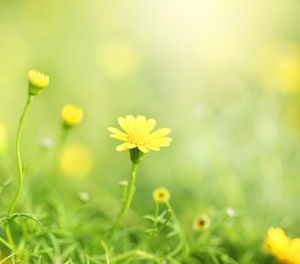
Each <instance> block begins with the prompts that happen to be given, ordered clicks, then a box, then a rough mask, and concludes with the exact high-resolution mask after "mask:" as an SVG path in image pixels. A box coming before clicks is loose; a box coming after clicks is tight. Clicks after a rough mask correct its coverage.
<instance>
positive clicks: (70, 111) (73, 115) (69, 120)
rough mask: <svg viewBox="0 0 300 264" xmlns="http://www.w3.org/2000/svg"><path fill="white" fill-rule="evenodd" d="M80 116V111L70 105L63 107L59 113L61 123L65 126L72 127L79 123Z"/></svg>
mask: <svg viewBox="0 0 300 264" xmlns="http://www.w3.org/2000/svg"><path fill="white" fill-rule="evenodd" d="M82 115H83V113H82V109H80V108H77V107H76V106H74V105H71V104H67V105H65V106H64V108H63V110H62V112H61V117H62V119H63V122H64V124H65V125H67V126H74V125H77V124H78V123H80V122H81V119H82Z"/></svg>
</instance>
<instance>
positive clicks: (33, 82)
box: [28, 70, 50, 95]
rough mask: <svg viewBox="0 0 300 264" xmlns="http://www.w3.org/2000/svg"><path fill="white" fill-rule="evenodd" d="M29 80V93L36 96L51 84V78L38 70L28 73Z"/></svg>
mask: <svg viewBox="0 0 300 264" xmlns="http://www.w3.org/2000/svg"><path fill="white" fill-rule="evenodd" d="M28 79H29V84H30V85H29V93H31V94H32V95H36V94H38V93H39V92H40V90H41V89H42V88H44V87H46V86H48V84H49V80H50V78H49V76H48V75H46V74H44V73H41V72H39V71H36V70H30V71H29V72H28Z"/></svg>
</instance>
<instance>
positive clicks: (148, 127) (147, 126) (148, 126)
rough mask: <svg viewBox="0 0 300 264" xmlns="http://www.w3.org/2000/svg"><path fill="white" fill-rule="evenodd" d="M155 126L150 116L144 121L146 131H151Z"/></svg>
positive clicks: (154, 121)
mask: <svg viewBox="0 0 300 264" xmlns="http://www.w3.org/2000/svg"><path fill="white" fill-rule="evenodd" d="M155 126H156V120H155V119H153V118H150V119H148V120H147V122H146V125H145V129H146V130H147V132H151V131H152V130H153V129H154V128H155Z"/></svg>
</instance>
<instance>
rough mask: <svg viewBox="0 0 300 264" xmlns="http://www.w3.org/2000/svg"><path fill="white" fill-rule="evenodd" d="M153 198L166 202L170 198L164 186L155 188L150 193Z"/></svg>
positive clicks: (159, 201)
mask: <svg viewBox="0 0 300 264" xmlns="http://www.w3.org/2000/svg"><path fill="white" fill-rule="evenodd" d="M152 196H153V199H154V201H155V202H157V203H167V202H169V200H170V197H171V196H170V192H169V191H168V190H167V189H166V188H163V187H162V188H158V189H155V190H154V191H153V193H152Z"/></svg>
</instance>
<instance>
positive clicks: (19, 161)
mask: <svg viewBox="0 0 300 264" xmlns="http://www.w3.org/2000/svg"><path fill="white" fill-rule="evenodd" d="M32 99H33V96H32V95H28V99H27V102H26V104H25V107H24V110H23V113H22V115H21V118H20V122H19V127H18V131H17V141H16V153H17V163H18V171H19V185H18V189H17V192H16V194H15V197H14V199H13V201H12V203H11V204H10V207H9V210H8V214H7V217H8V218H10V216H11V215H12V213H13V211H14V208H15V206H16V203H17V200H18V198H19V196H20V194H21V191H22V187H23V178H24V174H23V166H22V161H21V153H20V138H21V131H22V128H23V123H24V119H25V116H26V114H27V112H28V109H29V106H30V104H31V102H32ZM5 231H6V235H7V239H8V241H9V243H10V244H11V245H12V246H13V248H15V244H14V242H13V239H12V236H11V233H10V229H9V225H8V224H7V225H6V228H5Z"/></svg>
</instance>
